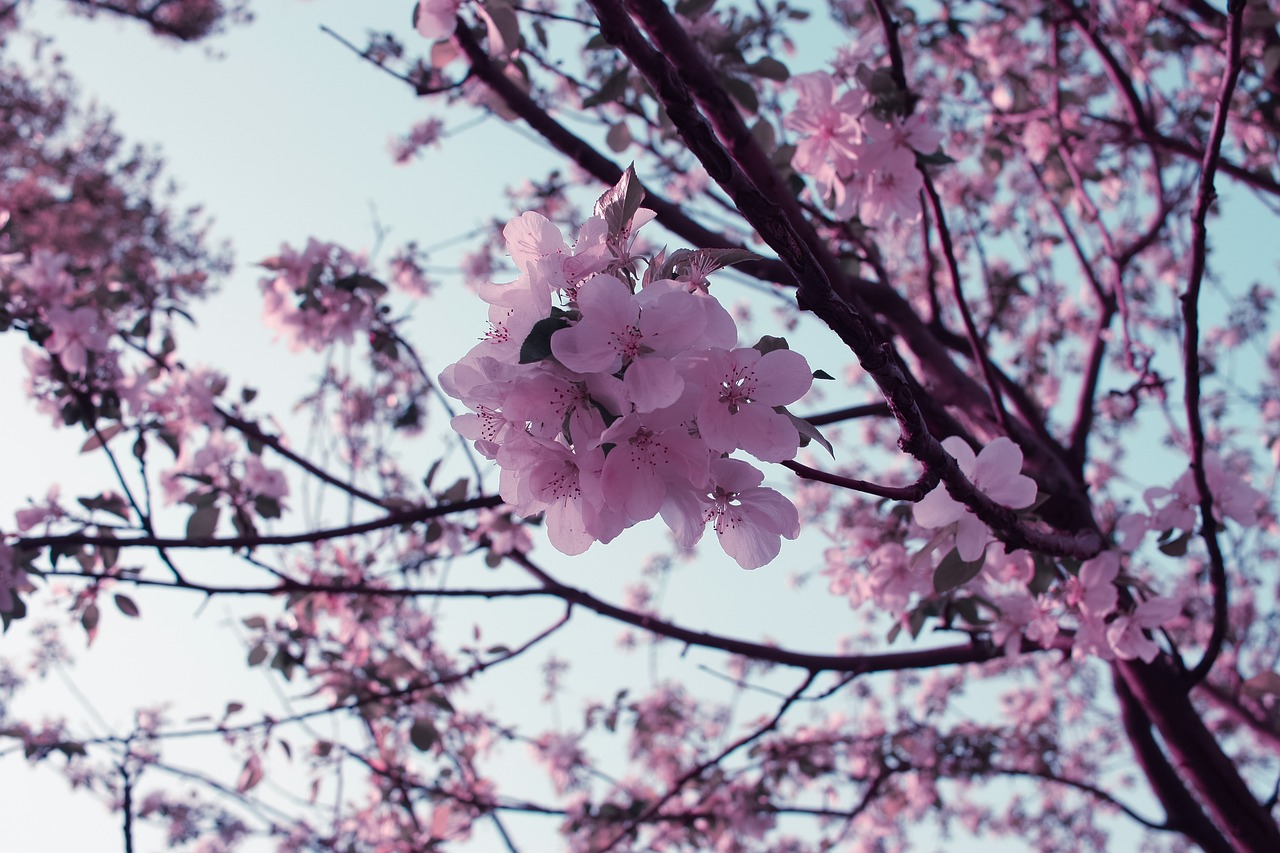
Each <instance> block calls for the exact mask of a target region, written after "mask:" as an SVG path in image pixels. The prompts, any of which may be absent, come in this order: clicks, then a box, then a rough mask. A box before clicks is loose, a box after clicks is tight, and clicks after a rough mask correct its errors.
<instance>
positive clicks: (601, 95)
mask: <svg viewBox="0 0 1280 853" xmlns="http://www.w3.org/2000/svg"><path fill="white" fill-rule="evenodd" d="M630 75H631V67H630V66H628V65H624V66H622V67H621V68H619V69H618V70H617V71H615V72H613V74H612V75H610V76H609V79H607V80H605V81H604V83H603V84H601V86H600V88H599V89H598V90H596V91H595V92H593V93H592V94H590V95H588V96H587V97H585V98H583V99H582V108H583V109H584V110H589V109H591V108H592V107H598V106H600V105H601V104H608V103H612V102H613V101H616V100H618V99H619V98H621V97H622V96H623V94H625V93H626V91H627V83H628V81H629V80H630V79H631V77H630Z"/></svg>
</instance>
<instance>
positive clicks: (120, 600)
mask: <svg viewBox="0 0 1280 853" xmlns="http://www.w3.org/2000/svg"><path fill="white" fill-rule="evenodd" d="M115 600H116V608H117V609H119V611H120V612H121V613H123V614H124V615H125V616H128V617H129V618H131V619H137V618H138V616H140V615H141V611H139V610H138V605H137V604H135V603H134V600H133V599H132V598H130V597H129V596H127V595H123V594H121V593H116V595H115Z"/></svg>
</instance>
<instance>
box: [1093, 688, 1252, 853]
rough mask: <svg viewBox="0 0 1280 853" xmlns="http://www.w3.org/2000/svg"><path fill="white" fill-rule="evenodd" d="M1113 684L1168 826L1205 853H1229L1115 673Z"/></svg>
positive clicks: (1135, 752)
mask: <svg viewBox="0 0 1280 853" xmlns="http://www.w3.org/2000/svg"><path fill="white" fill-rule="evenodd" d="M1112 684H1113V686H1114V688H1115V691H1116V699H1117V701H1118V702H1119V703H1120V719H1121V722H1122V723H1123V725H1124V730H1125V734H1126V735H1127V736H1128V738H1129V744H1130V745H1131V746H1132V747H1133V755H1134V758H1136V759H1137V762H1138V766H1139V767H1141V768H1142V772H1143V774H1144V775H1145V776H1146V777H1147V781H1148V783H1150V785H1151V789H1152V791H1153V792H1154V793H1155V795H1156V799H1158V800H1159V801H1160V805H1161V806H1163V807H1164V813H1165V822H1166V824H1167V825H1168V827H1169V828H1170V829H1175V830H1177V831H1179V832H1183V833H1185V834H1186V835H1187V837H1189V838H1191V839H1192V840H1194V841H1195V842H1196V843H1197V844H1199V845H1200V846H1201V847H1203V848H1204V849H1205V851H1206V853H1229V852H1230V850H1231V845H1230V844H1228V843H1227V840H1226V839H1225V838H1223V837H1222V833H1220V832H1219V831H1218V830H1217V828H1216V827H1215V826H1214V825H1213V823H1212V821H1210V820H1209V818H1208V817H1207V816H1206V815H1205V813H1204V809H1203V808H1201V807H1200V804H1199V803H1198V802H1196V799H1195V797H1193V796H1191V792H1189V791H1188V790H1187V787H1186V785H1184V784H1183V782H1182V780H1181V779H1179V778H1178V772H1177V771H1176V770H1175V769H1174V768H1173V766H1172V765H1171V764H1170V763H1169V759H1167V758H1166V757H1165V754H1164V752H1163V751H1162V750H1161V749H1160V744H1159V743H1158V742H1157V741H1156V737H1155V735H1154V734H1153V733H1152V731H1151V721H1150V720H1149V719H1148V718H1147V715H1146V714H1145V713H1143V711H1142V707H1141V706H1140V705H1139V704H1138V701H1137V699H1136V698H1134V695H1133V691H1131V690H1130V689H1129V686H1128V685H1127V684H1126V683H1125V680H1124V677H1123V676H1122V675H1121V674H1120V672H1119V671H1118V670H1114V669H1113V670H1112Z"/></svg>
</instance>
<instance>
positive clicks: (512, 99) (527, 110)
mask: <svg viewBox="0 0 1280 853" xmlns="http://www.w3.org/2000/svg"><path fill="white" fill-rule="evenodd" d="M454 38H455V39H456V40H457V42H458V45H459V46H460V47H461V48H462V51H463V53H464V54H466V57H467V60H468V61H469V62H470V63H471V70H472V73H473V74H474V75H475V77H476V79H478V80H480V81H482V82H483V83H484V85H486V86H488V87H489V88H490V89H492V90H493V92H494V94H496V95H497V96H498V97H500V98H502V100H503V101H504V102H505V103H506V105H507V106H508V107H510V108H511V110H512V111H513V112H514V113H515V114H516V115H518V116H520V118H521V119H522V120H523V121H524V122H525V124H527V125H529V127H530V128H531V129H532V130H533V131H534V132H536V133H537V134H538V135H539V136H541V137H542V138H543V139H545V140H546V141H547V142H548V143H550V144H551V146H552V147H554V148H555V149H556V150H557V151H559V152H560V153H561V154H563V155H565V156H566V157H568V158H569V159H570V160H572V161H573V162H574V163H575V164H577V165H578V166H580V167H581V168H582V169H583V170H584V171H586V172H587V173H588V174H590V175H592V176H593V177H594V178H595V179H596V180H598V181H600V182H601V183H602V184H605V185H606V186H613V185H614V184H616V183H617V182H618V181H619V180H620V179H621V178H622V172H623V170H622V167H620V166H619V165H618V164H617V163H615V162H613V161H612V160H610V159H609V158H608V157H605V156H604V155H603V154H601V153H600V152H599V151H597V150H596V149H595V148H594V147H593V146H592V145H591V144H590V143H588V142H587V141H586V140H584V139H582V138H581V137H579V136H576V135H575V134H573V133H572V132H570V131H569V130H568V129H567V128H565V126H564V125H562V124H560V122H558V121H556V120H555V119H554V118H552V117H551V115H550V114H549V113H548V112H547V111H546V110H544V109H543V108H542V107H541V106H539V105H538V103H537V102H536V101H534V100H533V98H531V97H529V95H528V94H527V93H525V92H524V91H522V90H521V89H520V88H519V87H518V86H516V85H515V84H514V83H512V82H511V80H510V79H509V78H508V77H507V76H506V75H505V74H503V73H502V70H501V69H500V68H498V67H497V66H496V65H495V64H494V62H493V60H491V59H490V58H489V56H488V54H486V53H485V52H484V49H483V48H482V47H481V46H480V44H479V43H478V42H476V40H475V38H474V37H473V36H472V35H471V33H470V32H469V31H468V30H467V29H466V27H465V26H464V25H461V24H460V25H459V27H458V30H457V32H456V33H455V35H454ZM644 203H645V206H646V207H648V208H649V209H650V210H652V211H653V212H654V213H656V214H658V221H659V222H661V223H662V225H663V227H664V228H666V229H668V230H669V231H671V232H672V233H674V234H676V235H678V236H680V237H683V238H684V239H685V240H688V241H689V242H690V244H691V245H692V246H696V247H698V248H705V249H711V248H743V247H742V246H740V245H739V244H737V243H734V242H733V241H732V240H728V239H726V238H725V236H724V235H723V234H720V233H719V232H716V231H712V230H711V229H710V228H707V227H705V226H703V225H701V224H700V223H698V222H696V221H694V220H693V219H691V218H690V217H689V216H688V215H687V214H686V213H685V212H684V211H683V210H681V209H680V207H679V205H676V204H673V203H672V202H670V201H667V200H666V199H665V198H663V197H662V196H660V195H658V194H656V193H654V192H653V191H652V190H651V189H649V188H648V187H645V202H644ZM734 269H737V270H740V271H742V272H744V273H747V274H748V275H752V276H755V277H756V278H759V279H762V280H764V281H769V282H777V283H781V284H791V283H793V281H794V280H793V278H792V276H791V273H790V271H789V270H788V269H787V268H786V267H785V266H784V265H783V264H781V263H780V262H779V261H777V260H774V259H768V258H766V259H762V260H758V261H749V262H745V263H741V264H738V265H736V266H735V267H734Z"/></svg>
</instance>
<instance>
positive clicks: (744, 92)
mask: <svg viewBox="0 0 1280 853" xmlns="http://www.w3.org/2000/svg"><path fill="white" fill-rule="evenodd" d="M720 84H721V85H722V86H724V89H725V91H726V92H728V93H729V97H731V98H733V99H734V100H735V101H737V102H738V106H740V107H742V108H743V109H744V110H746V111H747V112H749V113H751V114H752V115H755V114H756V113H757V112H759V111H760V98H759V96H758V95H756V90H755V89H754V88H752V86H751V84H750V83H748V82H747V81H746V80H742V79H739V78H737V77H728V76H722V77H721V78H720Z"/></svg>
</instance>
